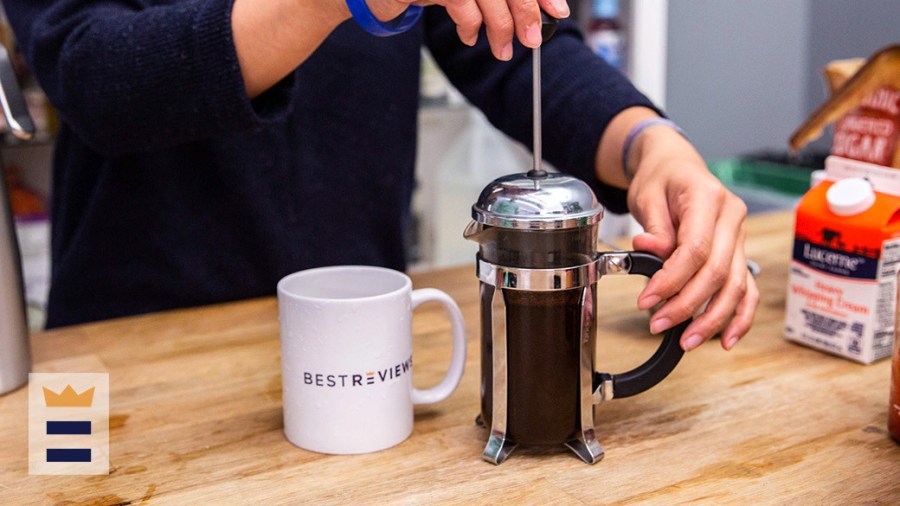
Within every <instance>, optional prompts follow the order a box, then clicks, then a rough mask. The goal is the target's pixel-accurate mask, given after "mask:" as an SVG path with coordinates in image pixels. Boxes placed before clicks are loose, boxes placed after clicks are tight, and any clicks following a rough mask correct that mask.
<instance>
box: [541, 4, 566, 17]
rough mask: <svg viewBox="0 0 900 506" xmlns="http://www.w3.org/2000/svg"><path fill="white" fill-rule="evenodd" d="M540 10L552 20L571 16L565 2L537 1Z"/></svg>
mask: <svg viewBox="0 0 900 506" xmlns="http://www.w3.org/2000/svg"><path fill="white" fill-rule="evenodd" d="M538 3H540V5H541V8H542V9H544V11H546V12H547V14H549V15H551V16H553V17H554V18H557V19H561V18H567V17H569V15H570V14H571V11H570V10H569V4H568V3H566V0H539V2H538Z"/></svg>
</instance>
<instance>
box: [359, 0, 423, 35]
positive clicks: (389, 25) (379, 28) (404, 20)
mask: <svg viewBox="0 0 900 506" xmlns="http://www.w3.org/2000/svg"><path fill="white" fill-rule="evenodd" d="M347 7H349V8H350V14H352V15H353V19H354V20H356V23H357V24H358V25H359V26H361V27H362V29H363V30H365V31H367V32H369V33H371V34H372V35H377V36H378V37H390V36H391V35H397V34H398V33H403V32H405V31H407V30H409V29H410V28H412V27H413V25H415V24H416V21H418V20H419V18H420V17H421V16H422V7H420V6H418V5H410V6H409V7H408V8H407V9H406V10H405V11H404V12H403V14H401V15H399V16H397V17H396V18H394V19H392V20H390V21H388V22H386V23H382V22H381V21H379V20H378V18H376V17H375V15H374V14H372V11H370V10H369V6H368V5H366V0H347Z"/></svg>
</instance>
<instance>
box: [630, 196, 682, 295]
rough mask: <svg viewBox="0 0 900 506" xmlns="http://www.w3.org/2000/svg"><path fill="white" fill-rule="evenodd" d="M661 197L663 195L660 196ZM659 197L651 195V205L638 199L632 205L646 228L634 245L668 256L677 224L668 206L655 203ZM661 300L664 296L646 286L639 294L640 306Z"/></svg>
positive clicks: (638, 249)
mask: <svg viewBox="0 0 900 506" xmlns="http://www.w3.org/2000/svg"><path fill="white" fill-rule="evenodd" d="M659 199H662V197H661V196H660V197H659ZM659 199H656V198H653V196H652V195H651V196H650V198H649V201H650V202H649V205H643V204H642V203H641V201H640V200H638V201H636V202H635V204H634V205H633V206H631V207H632V208H633V211H632V214H634V215H635V218H637V219H638V221H639V222H640V223H641V225H642V226H643V228H644V232H643V233H641V234H638V235H636V236H635V237H634V239H633V240H632V245H633V246H634V249H635V250H636V251H645V252H647V253H652V254H654V255H656V256H658V257H660V258H668V257H669V255H671V254H672V251H673V250H674V249H675V225H674V223H672V217H671V215H670V214H669V208H668V206H661V205H657V204H655V202H658V201H659ZM648 286H649V285H648ZM661 300H662V297H660V296H658V295H657V294H655V293H652V292H649V291H648V290H647V289H646V287H645V288H644V290H642V291H641V293H640V295H638V308H639V309H641V310H646V309H649V308H651V307H653V306H655V305H656V304H658V303H659V302H660V301H661Z"/></svg>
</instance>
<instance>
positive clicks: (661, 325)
mask: <svg viewBox="0 0 900 506" xmlns="http://www.w3.org/2000/svg"><path fill="white" fill-rule="evenodd" d="M671 326H672V320H670V319H668V318H665V317H663V318H657V319H655V320H651V321H650V333H652V334H659V333H660V332H662V331H664V330H668V329H669V327H671Z"/></svg>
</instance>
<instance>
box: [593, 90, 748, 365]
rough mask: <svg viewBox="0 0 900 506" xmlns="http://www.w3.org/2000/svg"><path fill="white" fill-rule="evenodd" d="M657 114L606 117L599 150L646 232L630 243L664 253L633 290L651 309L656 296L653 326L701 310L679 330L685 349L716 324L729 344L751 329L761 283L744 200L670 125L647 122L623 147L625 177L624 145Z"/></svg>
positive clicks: (600, 165) (604, 172)
mask: <svg viewBox="0 0 900 506" xmlns="http://www.w3.org/2000/svg"><path fill="white" fill-rule="evenodd" d="M655 117H658V114H657V112H656V111H653V110H651V109H647V108H643V107H635V108H630V109H626V110H624V111H622V112H621V113H620V114H618V115H617V116H616V117H615V118H613V120H612V121H611V122H610V125H609V128H607V130H606V132H605V133H604V135H603V137H602V138H601V142H600V145H599V147H598V150H597V173H598V177H599V178H601V179H602V180H604V181H606V182H608V183H610V184H612V185H614V186H618V187H621V188H629V190H628V206H629V209H630V210H631V213H632V214H633V215H634V216H635V218H636V219H637V220H638V222H639V223H641V225H643V227H644V229H645V232H644V233H642V234H639V235H638V236H636V237H635V238H634V248H635V249H637V250H641V251H647V252H650V253H653V254H655V255H657V256H659V257H661V258H665V259H666V261H665V263H664V264H663V268H662V270H660V271H659V272H658V273H657V274H656V275H654V276H653V278H652V279H651V280H650V282H649V283H648V284H647V286H646V287H645V288H644V290H643V291H642V292H641V295H640V296H639V297H638V307H640V308H641V309H649V308H651V307H653V306H655V305H656V304H658V303H659V302H660V301H663V300H665V301H666V302H665V303H664V304H663V305H662V306H661V307H659V308H658V309H657V310H656V311H655V312H654V314H653V317H652V318H651V320H650V329H651V331H652V332H654V333H658V332H661V331H663V330H666V329H668V328H670V327H672V326H673V325H676V324H678V323H680V322H682V321H684V320H686V319H687V318H689V317H691V316H692V315H694V314H696V313H698V311H699V310H700V309H701V308H703V305H704V304H706V303H707V301H709V303H708V305H707V306H706V309H705V310H704V311H703V312H702V314H698V315H697V316H696V318H695V319H694V321H693V322H692V323H691V324H690V325H689V326H688V327H687V328H686V329H685V331H684V333H683V334H682V339H681V344H682V347H683V348H684V349H686V350H691V349H694V348H696V347H697V346H699V345H700V344H702V343H703V342H705V341H707V340H709V339H710V338H711V337H712V336H713V335H715V334H716V333H717V332H722V347H724V348H725V349H728V350H730V349H731V348H733V347H734V345H735V344H737V342H738V340H739V339H740V338H741V337H742V336H744V335H745V334H746V333H747V332H748V331H749V329H750V325H751V323H752V321H753V316H754V313H755V311H756V306H757V304H758V303H759V290H758V289H757V287H756V283H755V281H754V280H753V277H752V276H751V275H750V273H749V271H748V269H747V259H746V257H745V256H744V229H743V222H744V218H745V216H746V214H747V208H746V206H745V205H744V203H743V201H741V200H740V199H739V198H738V197H737V196H735V195H734V194H733V193H731V192H730V191H728V189H727V188H725V187H724V185H722V183H721V182H719V181H718V179H716V178H715V177H714V176H713V175H712V174H711V173H710V172H709V170H707V168H706V164H705V163H704V161H703V159H702V158H701V157H700V155H699V154H698V153H697V152H696V150H695V149H694V148H693V146H691V144H690V143H689V142H688V141H687V139H685V138H684V136H683V135H682V134H680V133H679V132H677V131H676V130H675V129H673V128H671V127H669V126H666V125H658V126H652V127H649V128H647V129H646V130H644V131H643V133H641V134H640V135H639V136H637V137H636V138H635V140H634V141H633V144H632V145H631V146H630V149H629V151H630V152H629V156H628V162H627V163H628V165H629V170H630V171H631V172H632V173H633V174H634V179H633V181H632V182H631V184H630V185H628V181H627V179H626V177H625V170H624V167H623V159H622V158H623V146H624V144H625V139H626V137H627V136H628V133H629V132H630V131H631V129H632V128H634V126H635V125H637V124H638V123H639V122H641V121H643V120H646V119H649V118H655Z"/></svg>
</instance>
